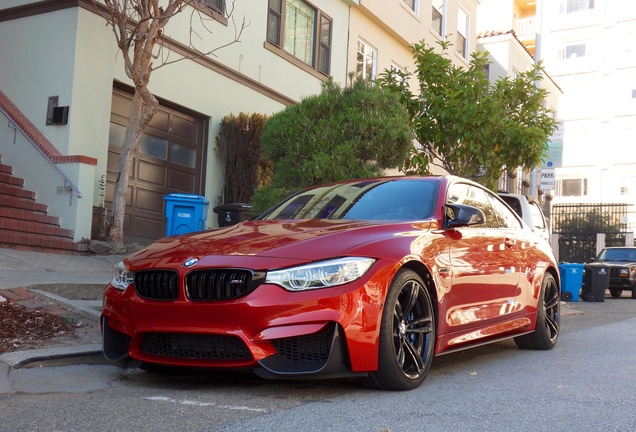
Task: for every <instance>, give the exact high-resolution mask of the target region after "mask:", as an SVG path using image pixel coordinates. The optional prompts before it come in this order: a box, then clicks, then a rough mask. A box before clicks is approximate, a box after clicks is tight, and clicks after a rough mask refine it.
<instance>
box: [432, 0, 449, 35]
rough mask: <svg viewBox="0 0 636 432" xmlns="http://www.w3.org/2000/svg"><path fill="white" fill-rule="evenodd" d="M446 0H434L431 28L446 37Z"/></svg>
mask: <svg viewBox="0 0 636 432" xmlns="http://www.w3.org/2000/svg"><path fill="white" fill-rule="evenodd" d="M445 3H446V1H445V0H433V8H432V14H433V21H432V24H431V28H432V29H433V31H434V32H435V33H437V34H438V35H440V36H441V37H444V15H445V11H446V5H445Z"/></svg>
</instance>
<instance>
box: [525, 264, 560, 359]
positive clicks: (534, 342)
mask: <svg viewBox="0 0 636 432" xmlns="http://www.w3.org/2000/svg"><path fill="white" fill-rule="evenodd" d="M560 321H561V302H560V300H559V287H558V285H557V283H556V280H555V279H554V276H552V275H551V274H550V273H546V274H545V275H544V276H543V281H542V282H541V293H540V294H539V302H538V304H537V326H536V328H535V330H534V332H532V333H529V334H526V335H523V336H518V337H516V338H515V343H516V344H517V346H518V347H519V348H521V349H534V350H549V349H552V348H554V345H556V342H557V339H558V337H559V329H560Z"/></svg>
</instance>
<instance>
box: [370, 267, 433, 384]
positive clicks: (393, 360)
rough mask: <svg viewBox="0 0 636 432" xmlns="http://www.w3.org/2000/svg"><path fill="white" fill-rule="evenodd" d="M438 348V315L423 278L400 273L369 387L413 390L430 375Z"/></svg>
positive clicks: (390, 294)
mask: <svg viewBox="0 0 636 432" xmlns="http://www.w3.org/2000/svg"><path fill="white" fill-rule="evenodd" d="M434 349H435V313H434V309H433V302H432V301H431V295H430V293H429V291H428V289H427V288H426V286H425V285H424V282H423V281H422V278H421V277H420V276H419V275H418V274H417V273H415V272H414V271H412V270H408V269H402V270H400V271H399V272H398V273H397V275H396V276H395V278H394V279H393V282H392V283H391V287H390V288H389V292H388V294H387V298H386V301H385V303H384V311H383V313H382V323H381V326H380V351H379V354H378V370H377V371H376V372H372V373H371V374H370V375H369V377H368V378H367V384H369V385H370V386H372V387H375V388H379V389H382V390H412V389H414V388H416V387H418V386H419V385H420V384H422V382H423V381H424V379H425V378H426V375H427V374H428V370H429V369H430V366H431V362H432V361H433V355H434Z"/></svg>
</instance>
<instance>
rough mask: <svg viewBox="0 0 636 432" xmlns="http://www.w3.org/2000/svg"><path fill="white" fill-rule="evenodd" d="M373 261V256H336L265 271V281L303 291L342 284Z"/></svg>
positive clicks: (359, 274)
mask: <svg viewBox="0 0 636 432" xmlns="http://www.w3.org/2000/svg"><path fill="white" fill-rule="evenodd" d="M374 262H375V260H374V259H373V258H356V257H351V258H338V259H332V260H329V261H321V262H317V263H313V264H307V265H303V266H299V267H292V268H288V269H284V270H276V271H271V272H268V273H267V278H266V279H265V282H267V283H272V284H276V285H280V286H282V287H283V288H285V289H286V290H289V291H305V290H312V289H320V288H329V287H333V286H337V285H343V284H346V283H349V282H353V281H354V280H356V279H359V278H361V277H362V275H364V274H365V273H366V271H367V270H369V267H371V265H372V264H373V263H374Z"/></svg>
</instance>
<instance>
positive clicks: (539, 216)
mask: <svg viewBox="0 0 636 432" xmlns="http://www.w3.org/2000/svg"><path fill="white" fill-rule="evenodd" d="M530 216H531V217H532V224H533V225H534V227H533V228H540V229H546V226H545V220H544V219H543V213H542V212H541V208H540V207H539V204H537V203H535V202H531V203H530Z"/></svg>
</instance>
